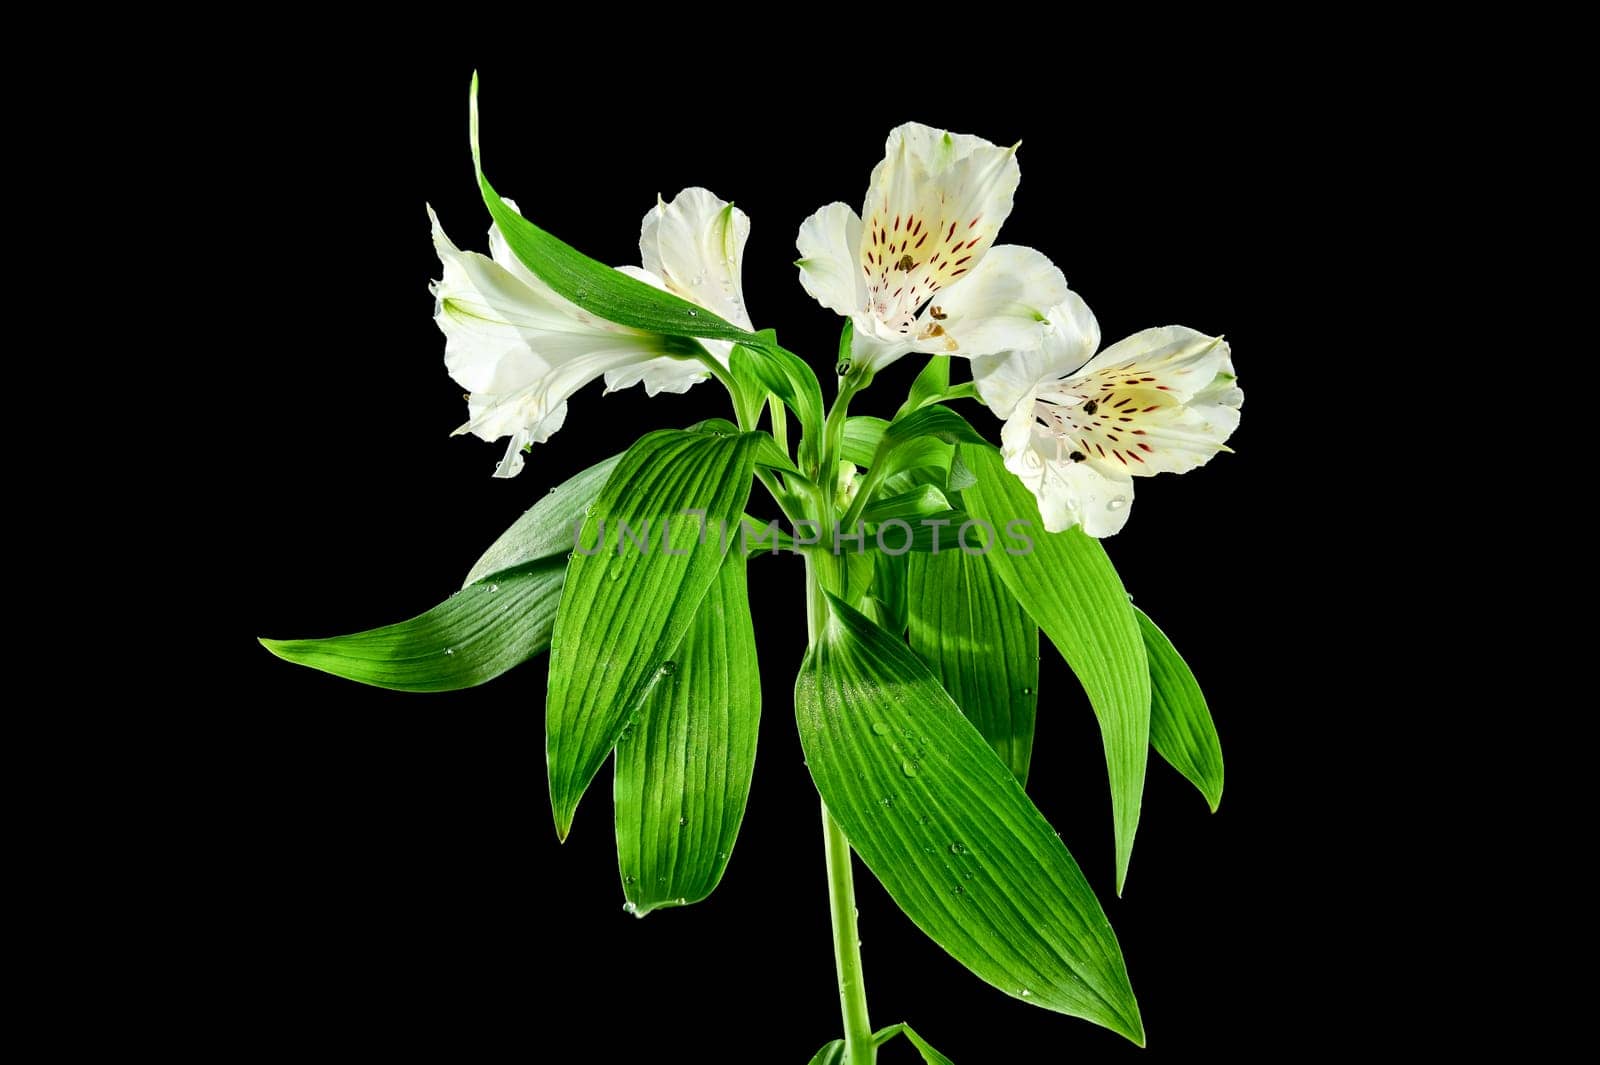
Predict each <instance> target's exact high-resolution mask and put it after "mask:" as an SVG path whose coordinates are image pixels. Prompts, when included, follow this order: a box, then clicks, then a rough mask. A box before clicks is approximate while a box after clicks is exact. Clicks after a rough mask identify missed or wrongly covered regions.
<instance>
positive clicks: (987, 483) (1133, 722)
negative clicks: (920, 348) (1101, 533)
mask: <svg viewBox="0 0 1600 1065" xmlns="http://www.w3.org/2000/svg"><path fill="white" fill-rule="evenodd" d="M930 409H932V408H930ZM960 451H961V461H962V462H963V463H965V464H966V466H967V468H968V469H970V470H971V471H972V473H973V475H974V476H975V477H976V478H977V483H976V484H974V485H972V486H971V487H970V488H967V489H966V490H964V491H963V492H962V493H961V495H962V499H963V500H964V501H965V502H966V505H967V510H968V512H969V513H971V515H972V516H973V518H975V519H980V520H983V521H986V522H988V523H989V524H990V525H991V526H992V527H994V528H995V529H996V530H998V531H1000V532H1001V533H1004V532H1005V531H1006V530H1007V529H1008V528H1010V527H1011V526H1010V523H1012V522H1022V523H1026V526H1025V528H1024V531H1025V534H1026V535H1027V536H1028V537H1029V538H1030V539H1031V541H1032V550H1031V551H1027V552H1021V553H1018V554H1012V553H1011V552H1012V551H1013V550H1017V551H1019V552H1020V551H1021V549H1020V548H1019V547H1017V546H1016V545H1015V543H1008V542H1006V541H1002V544H1004V546H1003V547H1002V546H997V547H995V549H994V550H991V551H990V552H989V553H988V554H987V555H986V556H984V557H985V558H987V559H988V560H989V563H990V565H992V566H993V567H994V569H995V571H996V572H997V573H999V574H1000V578H1001V580H1003V581H1005V583H1006V587H1007V588H1010V589H1011V594H1012V595H1014V596H1016V598H1017V601H1018V602H1019V603H1021V604H1022V608H1023V609H1024V610H1026V611H1027V612H1028V615H1029V616H1030V617H1032V618H1033V620H1034V621H1035V622H1036V623H1037V624H1038V626H1039V628H1041V629H1043V630H1044V633H1045V635H1046V636H1048V637H1050V642H1051V643H1053V644H1055V645H1056V649H1057V650H1058V651H1060V652H1061V654H1062V656H1063V657H1064V658H1065V659H1066V660H1067V664H1068V665H1070V666H1071V667H1072V671H1073V672H1074V673H1076V674H1077V675H1078V680H1079V681H1080V682H1081V683H1082V684H1083V688H1084V691H1085V692H1087V693H1088V695H1089V702H1090V704H1091V705H1093V707H1094V712H1095V716H1096V717H1097V718H1098V719H1099V722H1100V738H1101V741H1102V743H1103V744H1104V746H1105V752H1106V772H1107V775H1108V776H1109V777H1110V779H1111V816H1112V822H1113V827H1114V829H1115V831H1116V851H1117V894H1119V895H1120V894H1122V886H1123V884H1124V882H1125V881H1126V880H1127V876H1128V858H1129V856H1130V855H1131V854H1132V853H1133V836H1134V833H1135V832H1136V831H1137V830H1138V827H1139V806H1140V803H1141V801H1142V800H1143V796H1144V772H1145V763H1146V762H1147V760H1148V758H1149V745H1150V671H1149V668H1148V666H1147V665H1146V664H1145V656H1144V638H1143V637H1141V636H1140V635H1139V625H1138V623H1137V622H1136V621H1135V620H1134V617H1133V607H1132V605H1131V604H1130V603H1129V602H1128V594H1127V592H1126V591H1124V589H1123V587H1122V581H1121V579H1119V578H1118V577H1117V571H1116V569H1115V568H1113V567H1112V565H1111V560H1110V559H1109V558H1107V557H1106V553H1105V550H1104V549H1103V548H1102V547H1101V546H1100V543H1099V541H1097V540H1092V539H1090V538H1089V537H1088V536H1086V535H1084V532H1083V530H1082V529H1080V528H1078V527H1076V526H1075V527H1073V528H1071V529H1068V530H1067V531H1066V532H1063V533H1049V532H1045V529H1044V521H1043V520H1042V519H1041V518H1040V517H1039V506H1038V504H1037V503H1036V502H1035V501H1034V498H1033V494H1032V493H1030V492H1029V491H1028V490H1027V489H1026V488H1024V487H1023V485H1022V482H1021V481H1019V480H1017V478H1016V477H1015V476H1014V475H1013V474H1012V473H1011V472H1010V471H1009V470H1007V469H1006V468H1005V464H1004V463H1003V462H1002V461H1001V458H1000V453H999V451H997V450H995V449H994V448H992V447H989V446H988V445H985V446H983V447H973V446H970V445H962V447H961V449H960Z"/></svg>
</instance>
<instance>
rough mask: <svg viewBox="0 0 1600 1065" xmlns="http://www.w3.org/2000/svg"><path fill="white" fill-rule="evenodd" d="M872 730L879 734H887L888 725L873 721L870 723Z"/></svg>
mask: <svg viewBox="0 0 1600 1065" xmlns="http://www.w3.org/2000/svg"><path fill="white" fill-rule="evenodd" d="M872 731H873V732H874V733H875V734H877V735H879V736H887V735H888V734H889V726H888V725H885V724H884V723H883V722H882V721H874V722H873V723H872Z"/></svg>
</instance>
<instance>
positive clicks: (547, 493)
mask: <svg viewBox="0 0 1600 1065" xmlns="http://www.w3.org/2000/svg"><path fill="white" fill-rule="evenodd" d="M555 494H556V490H555V489H554V488H552V489H550V491H548V492H546V493H545V495H547V496H553V495H555Z"/></svg>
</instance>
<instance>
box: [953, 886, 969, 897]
mask: <svg viewBox="0 0 1600 1065" xmlns="http://www.w3.org/2000/svg"><path fill="white" fill-rule="evenodd" d="M966 893H967V889H966V888H964V887H962V886H961V885H960V884H957V885H956V886H955V889H954V890H953V891H951V894H952V895H965V894H966Z"/></svg>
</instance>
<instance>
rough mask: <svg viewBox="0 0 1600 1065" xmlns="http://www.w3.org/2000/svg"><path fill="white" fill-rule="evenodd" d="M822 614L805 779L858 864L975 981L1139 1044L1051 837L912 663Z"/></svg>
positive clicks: (1119, 964)
mask: <svg viewBox="0 0 1600 1065" xmlns="http://www.w3.org/2000/svg"><path fill="white" fill-rule="evenodd" d="M829 604H830V607H831V610H830V614H829V618H828V621H827V623H826V624H825V625H824V627H823V631H822V633H821V635H820V636H819V637H818V639H817V641H816V642H815V644H814V645H813V646H812V648H811V649H810V651H809V652H808V653H807V655H806V659H805V662H804V664H803V665H802V666H801V671H800V676H799V679H798V680H797V681H796V684H795V717H796V721H797V723H798V726H799V731H800V743H801V746H802V747H803V748H804V749H805V755H806V764H807V765H808V766H809V767H810V770H811V777H812V780H814V781H815V782H816V785H817V790H818V791H819V792H820V793H821V795H822V799H823V802H824V803H826V804H827V807H828V810H829V811H830V812H831V813H832V815H833V817H834V818H835V819H836V820H837V821H838V822H839V824H840V826H841V827H842V828H843V829H844V832H845V835H846V836H847V837H848V838H849V840H850V843H851V845H852V846H853V847H854V848H855V850H856V852H857V853H858V854H860V855H861V859H862V861H864V862H865V863H866V865H867V868H869V869H871V870H872V872H873V875H875V876H876V877H877V878H878V879H879V881H881V882H882V883H883V886H884V888H885V889H887V890H888V892H889V894H890V896H892V897H893V898H894V900H895V902H896V903H897V904H898V905H899V907H900V908H901V909H902V910H903V911H905V913H906V915H907V916H909V917H910V918H911V920H912V921H913V922H915V923H916V925H917V927H919V928H921V929H922V930H923V932H925V933H927V934H928V935H929V936H930V937H932V939H933V940H934V941H935V942H936V943H938V944H939V945H940V946H941V947H943V948H944V949H945V950H947V951H949V953H950V954H951V956H953V957H954V958H955V959H956V960H957V961H959V962H961V964H963V965H965V966H966V967H967V968H969V969H971V970H972V971H973V972H974V973H975V974H977V976H979V977H980V978H981V979H983V980H985V981H987V982H988V983H990V984H993V985H994V986H995V987H998V988H999V989H1000V990H1002V991H1004V992H1006V993H1007V994H1009V995H1012V996H1014V997H1017V998H1020V999H1021V1000H1022V1001H1024V1002H1028V1003H1031V1004H1033V1005H1036V1006H1042V1007H1044V1008H1046V1009H1051V1010H1055V1011H1057V1012H1060V1013H1067V1014H1071V1015H1073V1016H1077V1017H1084V1018H1086V1019H1088V1020H1091V1021H1093V1022H1095V1023H1096V1024H1102V1025H1104V1026H1106V1027H1107V1028H1110V1029H1112V1030H1113V1031H1116V1032H1120V1033H1121V1034H1123V1035H1125V1036H1127V1037H1128V1038H1129V1039H1132V1040H1133V1041H1134V1042H1136V1043H1142V1042H1143V1040H1144V1031H1143V1027H1142V1025H1141V1023H1140V1020H1139V1009H1138V1005H1137V1003H1136V1002H1135V1000H1134V996H1133V990H1132V988H1131V987H1129V985H1128V974H1127V969H1126V967H1125V966H1124V965H1123V961H1122V951H1121V949H1120V948H1119V947H1118V945H1117V940H1116V937H1115V936H1114V935H1113V934H1112V931H1111V925H1110V923H1109V922H1108V921H1107V920H1106V916H1105V912H1104V911H1103V910H1102V909H1101V908H1100V903H1099V901H1098V900H1096V899H1095V896H1094V892H1093V891H1092V890H1090V888H1089V885H1088V883H1087V881H1085V880H1084V877H1083V874H1082V873H1081V872H1080V871H1079V869H1078V865H1077V863H1076V862H1074V861H1073V860H1072V856H1071V855H1070V854H1068V853H1067V848H1066V846H1065V845H1064V844H1062V842H1061V839H1060V837H1058V836H1057V835H1056V834H1055V831H1054V830H1053V829H1052V828H1051V827H1050V824H1049V822H1047V821H1046V820H1045V819H1044V816H1043V815H1042V814H1040V813H1039V811H1038V810H1037V809H1036V808H1035V807H1034V805H1033V803H1032V802H1031V801H1029V799H1028V796H1027V795H1026V794H1025V793H1024V792H1023V790H1022V787H1021V785H1019V784H1018V783H1017V781H1016V778H1015V777H1014V776H1013V775H1012V774H1011V771H1010V770H1009V769H1008V768H1007V767H1006V766H1005V765H1004V764H1003V763H1002V762H1001V761H1000V760H999V759H998V758H997V757H995V754H994V752H993V751H992V750H991V749H990V748H989V745H988V743H986V742H985V741H984V738H983V736H982V735H980V734H979V732H978V730H977V729H976V728H974V727H973V725H972V723H971V722H970V721H968V720H967V719H966V718H965V717H963V716H962V714H961V711H960V710H959V709H958V708H957V707H956V704H955V703H953V702H952V701H951V700H950V696H948V695H947V694H945V692H944V689H943V688H941V687H940V686H939V681H938V678H936V677H935V676H934V675H933V674H932V673H931V672H929V670H928V667H927V666H926V665H924V664H923V662H922V660H921V659H919V658H917V656H916V655H915V654H913V653H912V651H911V649H910V648H909V647H907V646H906V645H905V644H904V643H903V642H902V641H900V640H898V639H896V638H895V637H893V636H892V635H890V634H889V633H886V632H884V631H883V630H882V629H880V628H879V627H878V626H876V625H874V624H872V622H870V621H868V620H867V619H866V618H865V617H863V616H862V615H861V614H859V613H857V612H856V611H854V610H852V609H851V608H850V607H849V606H847V605H845V604H844V603H843V602H841V601H840V600H838V599H837V598H834V597H832V596H830V597H829Z"/></svg>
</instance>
